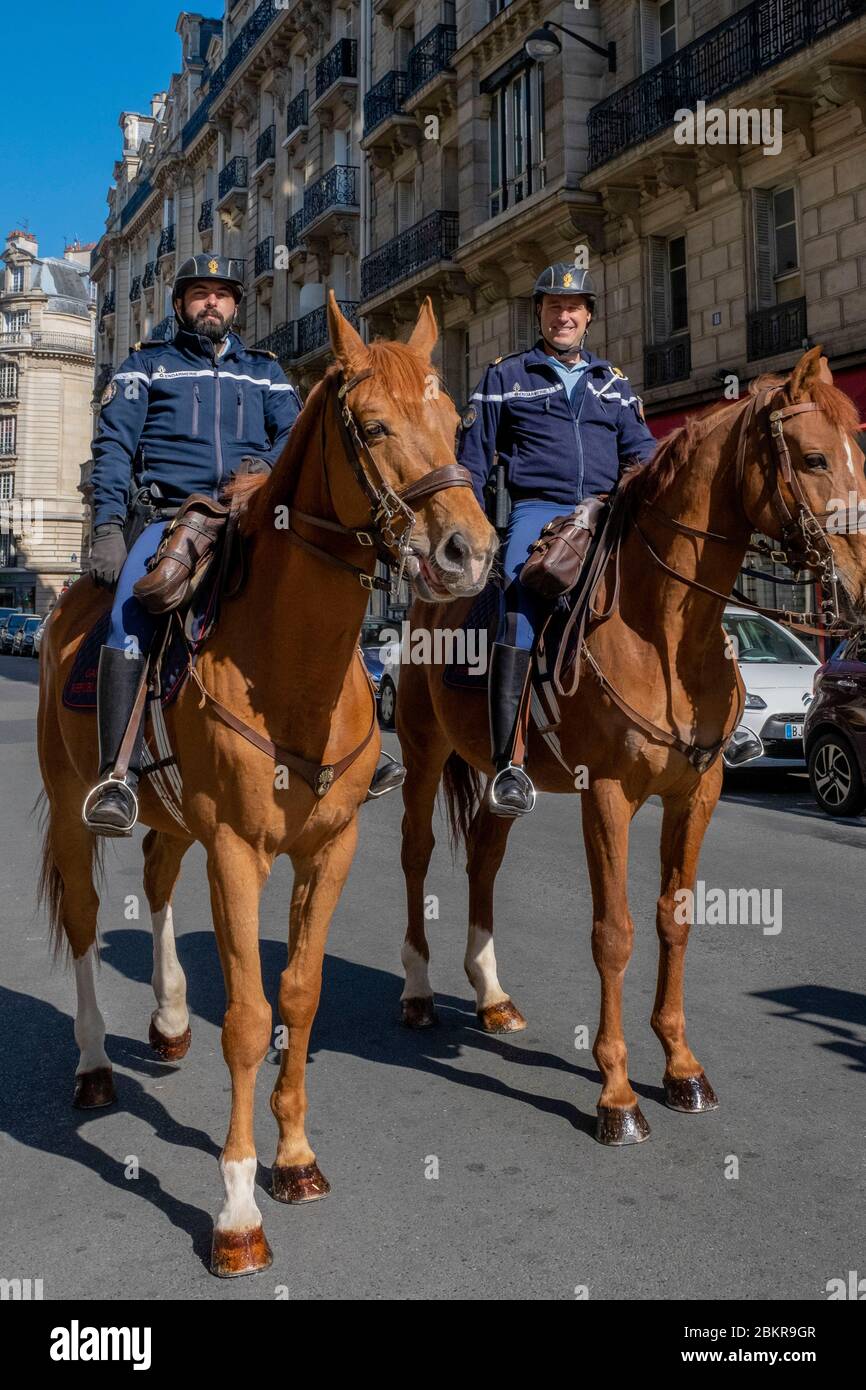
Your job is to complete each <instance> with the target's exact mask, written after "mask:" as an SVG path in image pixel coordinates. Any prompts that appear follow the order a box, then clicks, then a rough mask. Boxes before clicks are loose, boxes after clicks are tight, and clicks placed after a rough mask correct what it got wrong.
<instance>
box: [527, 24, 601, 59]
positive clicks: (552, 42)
mask: <svg viewBox="0 0 866 1390" xmlns="http://www.w3.org/2000/svg"><path fill="white" fill-rule="evenodd" d="M552 29H561V30H562V32H563V34H568V36H569V38H572V39H577V41H578V43H582V44H583V46H584V48H590V49H592V52H593V53H598V54H599V56H600V57H602V58H606V59H607V70H608V72H616V44H615V43H612V42H611V43H609V44H608V45H607V48H602V47H601V45H600V44H597V43H591V42H590V40H589V39H585V38H584V37H583V35H582V34H576V33H575V32H574V30H573V29H566V27H565V25H564V24H556V23H555V22H554V20H552V19H546V20H545V21H544V23H543V24H542V26H541V28H540V29H533V31H532V33H531V34H530V35H529V38H528V39H527V40H526V42H525V43H524V45H523V49H524V52H525V53H526V54H527V55H528V56H529V57H530V58H534V59H535V61H536V62H538V63H543V62H545V61H546V59H548V58H552V57H553V56H554V54H556V53H561V52H562V44H561V42H560V40H559V39H558V38H557V37H556V35H555V34H553V33H551V30H552Z"/></svg>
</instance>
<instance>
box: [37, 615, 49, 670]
mask: <svg viewBox="0 0 866 1390" xmlns="http://www.w3.org/2000/svg"><path fill="white" fill-rule="evenodd" d="M50 617H51V614H50V613H46V614H45V617H44V618H43V619H42V622H41V623H40V624H39V626H38V628H37V629H36V631H35V632H34V634H33V655H34V656H35V657H36V659H37V661H38V659H39V652H40V650H41V647H42V638H43V637H44V636H45V624H46V623H47V622H48V619H49V618H50Z"/></svg>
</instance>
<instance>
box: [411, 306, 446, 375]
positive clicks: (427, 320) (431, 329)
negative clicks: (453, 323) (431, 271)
mask: <svg viewBox="0 0 866 1390" xmlns="http://www.w3.org/2000/svg"><path fill="white" fill-rule="evenodd" d="M438 337H439V329H438V328H437V326H436V315H435V314H434V312H433V302H432V300H431V298H430V296H429V294H428V295H425V296H424V301H423V303H422V305H421V308H420V309H419V310H418V317H417V319H416V320H415V327H414V328H413V329H412V332H411V333H410V335H409V347H410V348H412V349H413V350H414V351H415V352H417V353H418V355H419V357H423V358H424V361H425V362H429V361H430V354H431V352H432V351H433V349H434V347H435V346H436V339H437V338H438Z"/></svg>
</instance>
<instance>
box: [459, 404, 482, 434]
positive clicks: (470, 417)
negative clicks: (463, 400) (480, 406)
mask: <svg viewBox="0 0 866 1390" xmlns="http://www.w3.org/2000/svg"><path fill="white" fill-rule="evenodd" d="M477 419H478V411H477V410H476V409H475V406H474V405H468V406H467V407H466V409H465V410H464V412H463V414H462V415H461V417H460V423H461V425H462V426H463V428H464V429H465V430H469V429H471V428H472V426H473V425H474V424H475V421H476V420H477Z"/></svg>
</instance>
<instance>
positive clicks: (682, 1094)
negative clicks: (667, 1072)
mask: <svg viewBox="0 0 866 1390" xmlns="http://www.w3.org/2000/svg"><path fill="white" fill-rule="evenodd" d="M664 1088H665V1105H666V1106H667V1107H668V1109H669V1110H681V1111H682V1112H683V1114H685V1115H699V1114H700V1113H701V1111H702V1110H718V1108H719V1100H718V1097H717V1095H716V1093H715V1091H714V1090H713V1088H712V1086H711V1085H710V1083H709V1081H708V1080H707V1077H706V1074H705V1073H704V1072H700V1074H699V1075H698V1076H684V1077H680V1078H677V1077H667V1076H666V1077H665V1080H664Z"/></svg>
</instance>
